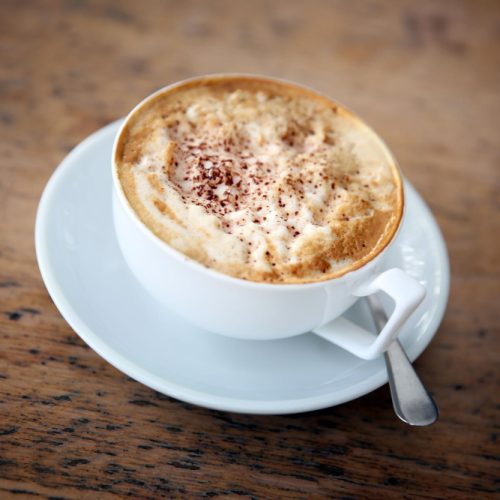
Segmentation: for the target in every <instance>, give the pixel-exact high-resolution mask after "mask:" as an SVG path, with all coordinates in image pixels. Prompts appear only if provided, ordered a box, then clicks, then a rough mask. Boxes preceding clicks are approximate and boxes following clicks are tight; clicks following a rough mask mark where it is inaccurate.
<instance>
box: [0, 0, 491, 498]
mask: <svg viewBox="0 0 500 500" xmlns="http://www.w3.org/2000/svg"><path fill="white" fill-rule="evenodd" d="M1 12H2V14H1V16H0V167H1V175H0V339H1V344H0V345H1V348H0V497H1V498H10V497H12V498H36V497H43V498H108V497H113V498H116V497H117V496H118V497H124V496H127V495H128V496H132V497H135V498H158V497H160V496H165V497H172V498H186V497H227V498H238V497H241V498H321V497H334V498H436V499H438V498H489V497H493V496H494V495H495V493H497V494H498V492H499V488H500V487H499V482H498V478H499V472H500V470H499V453H498V442H497V441H498V423H499V421H500V418H499V408H500V401H499V397H498V395H499V392H500V391H499V377H498V362H497V360H498V348H499V340H498V339H499V335H500V313H499V310H500V308H499V306H498V296H499V292H500V289H499V275H500V263H499V260H500V259H499V250H498V248H499V235H500V217H499V208H500V207H499V200H500V196H499V193H500V150H499V146H498V137H499V136H498V134H499V130H500V98H499V89H500V4H499V3H498V2H494V1H491V2H488V1H482V0H481V1H477V2H467V1H442V2H430V1H424V2H418V3H417V2H411V1H405V2H388V1H387V2H379V1H367V2H361V1H354V2H342V1H316V0H314V1H308V2H305V1H303V2H300V1H275V2H264V1H253V2H239V1H235V2H231V1H210V2H201V1H200V2H193V1H184V2H180V1H179V2H175V1H165V2H162V1H149V2H134V1H132V0H129V1H122V2H109V1H101V2H98V1H85V0H68V1H63V0H61V1H44V2H42V1H31V2H19V1H11V0H9V1H3V2H2V10H1ZM219 71H246V72H257V73H263V74H267V75H271V76H278V77H285V78H289V79H292V80H295V81H297V82H300V83H303V84H309V85H312V86H313V87H315V88H317V89H319V90H321V91H324V92H326V93H328V94H330V95H332V96H334V97H335V98H337V99H339V100H340V101H341V102H344V103H346V104H347V105H349V106H350V107H352V108H353V109H355V110H356V111H357V112H359V113H360V114H361V115H362V116H363V117H365V118H366V119H367V121H368V122H369V123H371V124H372V125H373V126H374V127H375V129H376V130H377V131H379V133H380V134H381V135H382V136H383V137H384V138H385V139H386V140H387V142H388V144H389V146H390V147H391V148H392V149H393V151H394V152H395V154H396V156H397V157H398V158H399V160H400V163H401V165H402V167H403V170H404V172H405V174H406V175H407V176H408V178H409V179H410V180H411V181H412V182H413V183H414V185H415V186H416V187H417V189H418V190H419V191H420V192H421V193H422V195H423V196H424V198H425V199H426V200H427V201H428V203H429V204H430V206H431V208H432V209H433V211H434V214H435V216H436V217H437V219H438V221H439V223H440V225H441V227H442V229H443V232H444V235H445V239H446V241H447V244H448V248H449V251H450V257H451V265H452V289H451V296H450V303H449V307H448V310H447V313H446V317H445V319H444V322H443V324H442V326H441V328H440V330H439V332H438V335H437V336H436V338H435V340H434V341H433V343H432V344H431V346H430V348H429V349H428V350H427V351H426V352H425V353H424V354H423V355H422V356H421V358H420V359H419V360H418V361H417V363H416V367H417V369H418V371H419V373H420V374H421V375H422V378H423V379H424V381H425V382H426V384H427V385H428V386H429V387H430V388H431V389H432V392H433V393H434V396H435V398H436V400H437V401H438V402H439V406H440V409H441V420H440V422H439V423H438V424H437V425H435V426H433V427H431V428H425V429H412V428H409V427H406V426H404V425H403V424H402V423H400V422H399V421H397V419H396V418H395V416H394V414H393V411H392V409H391V404H390V398H389V393H388V389H387V387H384V388H381V389H379V390H378V391H376V392H374V393H372V394H370V395H368V396H366V397H364V398H361V399H360V400H358V401H353V402H351V403H348V404H344V405H342V406H339V407H336V408H332V409H327V410H323V411H319V412H313V413H309V414H302V415H291V416H279V417H260V416H247V415H236V414H229V413H224V412H217V411H210V410H205V409H202V408H197V407H193V406H191V405H188V404H184V403H181V402H178V401H175V400H173V399H170V398H168V397H166V396H163V395H161V394H158V393H155V392H154V391H152V390H150V389H148V388H146V387H144V386H142V385H140V384H139V383H137V382H135V381H133V380H131V379H129V378H127V377H126V376H124V375H123V374H121V373H120V372H118V371H117V370H115V369H114V368H112V367H111V366H110V365H109V364H108V363H106V362H105V361H104V360H102V359H101V358H100V357H99V356H98V355H97V354H95V353H94V352H93V351H91V350H90V349H89V348H88V347H87V346H85V345H84V343H83V342H82V341H81V340H80V339H79V338H78V337H77V335H76V334H75V333H74V332H73V331H72V330H71V329H70V328H69V326H68V325H67V324H66V323H65V321H64V320H63V319H62V318H61V316H60V315H59V313H58V311H57V310H56V308H55V306H54V305H53V303H52V302H51V300H50V298H49V297H48V295H47V292H46V290H45V288H44V285H43V283H42V281H41V278H40V275H39V272H38V269H37V265H36V260H35V254H34V247H33V229H34V219H35V211H36V207H37V202H38V199H39V197H40V194H41V192H42V190H43V187H44V185H45V183H46V182H47V180H48V178H49V176H50V174H51V173H52V171H53V170H54V168H55V166H56V165H57V164H58V162H59V161H61V160H62V158H63V157H64V156H65V155H66V154H67V152H68V151H69V150H70V149H71V148H72V147H74V146H75V145H76V144H77V143H78V142H79V141H81V140H82V139H83V138H84V137H86V136H87V135H88V134H89V133H90V132H92V131H94V130H96V129H97V128H99V127H101V126H102V125H104V124H106V123H108V122H110V121H112V120H114V119H116V118H118V117H120V116H122V115H124V114H125V113H126V112H127V111H128V110H129V109H130V108H131V107H132V106H133V105H134V104H135V103H136V102H138V101H139V100H140V99H141V98H143V97H144V96H145V95H147V94H148V93H150V92H151V91H152V90H154V89H157V88H159V87H161V86H163V85H164V84H167V83H169V82H173V81H176V80H179V79H182V78H185V77H188V76H192V75H197V74H203V73H211V72H219Z"/></svg>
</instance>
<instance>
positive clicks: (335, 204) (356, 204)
mask: <svg viewBox="0 0 500 500" xmlns="http://www.w3.org/2000/svg"><path fill="white" fill-rule="evenodd" d="M116 162H117V168H118V176H119V178H120V181H121V183H122V186H123V188H124V192H125V195H126V196H127V198H128V200H129V202H130V204H131V206H132V207H133V208H134V210H135V211H136V212H137V214H138V215H139V217H140V218H141V220H142V221H143V222H144V223H145V224H146V225H147V226H148V227H149V228H150V229H151V230H152V231H153V232H154V233H155V234H156V235H157V236H159V237H160V238H161V239H163V240H164V241H166V242H167V243H168V244H169V245H171V246H172V247H173V248H175V249H177V250H179V251H180V252H182V253H184V254H186V255H187V256H189V257H191V258H193V259H195V260H197V261H199V262H200V263H202V264H204V265H206V266H208V267H210V268H213V269H215V270H218V271H221V272H223V273H226V274H229V275H232V276H235V277H239V278H244V279H249V280H254V281H267V282H275V283H293V282H307V281H316V280H323V279H327V278H331V277H334V276H338V275H340V274H343V273H345V272H347V271H348V270H350V269H352V268H354V267H357V265H359V264H361V263H363V262H364V261H366V260H369V259H370V258H371V256H372V255H373V254H374V253H376V252H377V251H378V249H380V247H381V246H383V245H384V244H385V243H384V242H385V241H386V240H387V239H390V237H391V236H392V234H393V233H394V231H395V229H396V227H397V224H398V223H399V218H400V212H401V205H402V193H401V189H400V187H399V183H398V174H397V172H396V168H395V167H394V165H393V164H392V162H391V158H390V157H389V154H388V153H387V151H386V150H385V148H384V147H383V146H382V145H381V143H380V142H379V140H378V139H377V138H376V136H375V135H374V134H373V133H372V132H371V131H370V130H369V129H368V128H366V127H365V126H364V125H363V124H362V123H361V122H359V120H358V119H357V118H355V117H353V116H352V115H350V114H349V113H348V112H346V111H345V110H343V109H341V108H337V106H336V105H335V104H333V103H332V102H331V101H329V100H327V99H326V98H323V97H321V96H318V95H316V94H314V93H313V92H311V91H307V90H304V89H301V88H299V87H295V86H292V85H289V84H283V83H277V82H274V81H267V80H254V79H251V78H250V79H245V78H230V77H225V78H219V79H217V78H214V79H210V80H206V81H203V82H200V83H198V84H187V85H184V86H180V87H178V88H176V89H174V90H171V91H167V92H166V93H164V94H160V95H159V96H157V97H156V98H154V99H153V100H152V101H149V102H148V103H147V104H146V105H144V106H142V107H141V108H140V109H139V110H138V111H137V112H136V113H134V114H133V115H132V117H131V118H130V119H129V122H128V124H127V127H126V128H125V129H124V133H123V134H122V137H121V142H120V145H119V147H118V149H117V158H116Z"/></svg>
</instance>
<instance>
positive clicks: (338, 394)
mask: <svg viewBox="0 0 500 500" xmlns="http://www.w3.org/2000/svg"><path fill="white" fill-rule="evenodd" d="M122 120H123V119H119V120H116V121H114V122H112V123H110V124H108V125H106V126H104V127H102V128H101V129H99V130H97V131H95V132H93V133H92V134H91V135H89V136H88V137H86V138H85V139H84V140H83V141H82V142H80V143H79V144H78V145H77V146H76V147H75V148H74V149H73V150H72V151H70V153H68V155H67V156H66V157H65V158H64V159H63V160H62V161H61V163H60V164H59V166H58V167H57V168H56V169H55V171H54V172H53V174H52V175H51V177H50V179H49V181H48V182H47V185H46V187H45V189H44V191H43V194H42V196H41V199H40V202H39V205H38V209H37V213H36V223H35V251H36V258H37V261H38V266H39V268H40V273H41V275H42V279H43V281H44V284H45V286H46V288H47V291H48V293H49V295H50V297H51V299H52V300H53V302H54V304H55V305H56V307H57V309H58V310H59V312H60V313H61V315H62V316H63V318H64V319H65V320H66V321H67V323H68V324H69V325H70V326H71V328H72V329H73V330H74V331H75V333H77V334H78V336H79V337H80V338H82V340H83V341H84V342H85V343H87V344H88V345H89V346H90V347H91V348H92V349H93V350H94V351H95V352H97V354H99V355H100V356H101V357H102V358H104V359H105V360H106V361H107V362H109V363H110V364H111V365H112V366H114V367H115V368H116V369H118V370H120V371H121V372H123V373H125V374H127V375H128V376H130V377H132V378H133V379H135V380H137V381H138V382H141V383H142V384H144V385H146V386H148V387H150V388H152V389H154V390H156V391H158V392H161V393H162V394H166V395H168V396H169V397H173V398H175V399H178V400H181V401H185V402H188V403H191V404H195V405H198V406H202V407H205V408H210V409H215V410H222V411H232V412H239V413H248V414H261V415H264V414H272V415H279V414H291V413H302V412H307V411H314V410H320V409H323V408H328V407H332V406H336V405H339V404H342V403H345V402H348V401H351V400H353V399H357V398H358V397H361V396H363V395H365V394H368V393H370V392H372V391H374V390H376V389H378V388H379V387H381V386H382V385H384V384H385V383H386V382H387V372H386V370H385V369H381V370H379V371H378V372H376V373H374V374H373V375H371V376H369V377H368V378H366V379H363V380H361V381H360V382H358V383H357V384H355V385H349V386H347V387H345V388H342V389H340V390H336V391H334V392H330V393H327V394H321V395H318V396H311V397H305V398H299V399H283V400H279V399H278V400H254V399H251V400H250V399H238V398H232V397H223V396H218V395H213V394H210V393H208V392H204V391H198V390H194V389H191V388H189V387H185V386H183V385H181V384H178V383H176V382H172V381H170V380H168V379H165V378H164V377H161V376H158V375H155V374H153V373H151V372H148V370H147V369H145V368H143V367H142V366H141V365H139V364H137V363H135V362H131V361H129V359H128V358H127V357H125V356H123V355H122V354H120V353H119V352H117V351H116V350H115V349H113V348H112V347H110V346H109V345H108V344H107V343H106V342H105V341H103V340H102V339H101V337H100V336H99V335H98V334H97V333H94V332H93V331H92V329H91V328H90V327H89V326H87V324H86V322H85V320H84V319H83V318H82V317H80V315H79V314H78V313H77V311H76V310H75V309H74V308H73V306H72V305H71V303H70V301H69V300H68V299H67V298H66V296H65V294H64V290H63V288H62V286H61V285H60V284H59V281H58V279H57V276H56V273H55V271H54V269H53V268H52V266H51V265H50V258H49V253H50V252H49V250H48V248H49V247H48V236H47V234H48V232H47V231H46V228H47V227H48V224H50V206H51V200H52V198H53V196H54V194H55V193H56V192H58V190H59V188H60V187H61V186H62V187H64V181H65V179H66V178H67V177H69V176H70V175H71V173H72V171H73V169H74V168H76V165H78V164H79V157H80V156H81V155H82V154H83V153H84V152H85V151H86V150H87V149H88V148H91V147H93V145H94V144H95V143H96V142H98V141H100V140H106V137H105V136H106V135H107V134H110V133H111V132H112V131H114V130H115V129H116V130H118V129H119V127H120V124H121V122H122ZM116 130H115V131H116ZM404 183H405V189H406V190H411V191H412V192H413V193H412V194H414V195H415V196H416V198H417V200H418V201H419V202H420V204H421V208H422V209H423V210H424V212H425V214H426V216H427V217H428V218H429V219H430V225H431V227H432V228H433V231H434V233H435V234H434V237H435V238H436V240H437V243H438V247H439V248H440V250H441V252H440V254H441V255H440V258H441V262H440V267H442V270H443V272H442V282H441V283H440V285H441V287H442V293H441V296H442V299H441V300H440V304H439V305H438V307H437V310H436V314H435V315H434V317H433V320H432V323H431V324H430V325H429V327H428V329H427V333H426V335H425V337H424V338H421V339H420V341H419V343H413V344H411V345H410V346H409V348H408V352H407V353H408V356H409V358H410V359H411V361H414V360H415V359H416V358H417V357H418V356H420V354H421V353H422V352H423V351H424V350H425V349H426V348H427V346H428V345H429V343H430V342H431V340H432V339H433V338H434V336H435V334H436V332H437V330H438V328H439V325H440V324H441V322H442V320H443V317H444V313H445V310H446V305H447V303H448V298H449V286H450V268H449V258H448V253H447V249H446V244H445V242H444V238H443V236H442V233H441V230H440V228H439V226H438V224H437V221H436V220H435V218H434V217H433V215H432V212H431V211H430V209H429V207H428V206H427V204H426V203H425V201H424V200H423V199H422V197H421V196H420V194H419V193H418V191H417V190H416V189H415V188H414V187H413V186H412V185H411V183H410V182H409V181H408V180H407V179H405V180H404ZM402 224H404V221H403V222H402Z"/></svg>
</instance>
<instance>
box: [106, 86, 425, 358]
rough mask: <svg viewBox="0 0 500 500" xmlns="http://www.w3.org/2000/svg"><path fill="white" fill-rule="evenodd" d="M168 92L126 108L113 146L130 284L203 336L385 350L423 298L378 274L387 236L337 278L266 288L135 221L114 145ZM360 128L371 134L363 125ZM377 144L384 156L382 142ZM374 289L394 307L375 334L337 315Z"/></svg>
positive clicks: (117, 218)
mask: <svg viewBox="0 0 500 500" xmlns="http://www.w3.org/2000/svg"><path fill="white" fill-rule="evenodd" d="M181 83H183V82H181ZM176 85H179V84H174V86H176ZM172 87H173V86H169V87H166V88H164V89H161V90H160V91H158V92H156V93H155V94H153V95H152V96H149V97H148V98H146V99H145V100H144V101H142V102H141V103H140V104H139V105H138V106H137V107H136V108H134V109H133V110H132V112H131V113H130V114H129V115H128V117H127V119H126V120H125V122H124V124H123V125H122V127H121V129H120V130H119V132H118V134H117V137H116V140H115V145H114V148H113V157H112V166H113V215H114V222H115V228H116V234H117V237H118V242H119V245H120V248H121V250H122V253H123V255H124V257H125V260H126V262H127V264H128V266H129V267H130V269H131V271H132V273H133V274H134V275H135V277H136V278H137V279H138V281H139V282H140V283H141V284H142V285H143V286H144V288H145V289H146V290H148V291H149V292H150V293H151V295H153V296H154V297H155V298H156V299H158V300H159V301H160V302H161V303H163V304H164V305H165V306H167V307H168V308H169V309H171V310H173V311H175V312H176V313H178V314H179V315H181V316H183V317H184V318H186V319H187V320H188V321H189V322H191V323H193V324H195V325H197V326H199V327H201V328H203V329H206V330H208V331H211V332H215V333H219V334H222V335H226V336H229V337H236V338H241V339H258V340H267V339H279V338H286V337H292V336H295V335H299V334H302V333H305V332H314V333H315V334H318V335H320V336H321V337H323V338H325V339H327V340H329V341H330V342H333V343H334V344H337V345H339V346H340V347H342V348H344V349H346V350H348V351H350V352H351V353H353V354H355V355H356V356H359V357H360V358H364V359H373V358H376V357H377V356H379V355H380V354H382V353H383V352H384V351H386V350H387V349H388V347H389V345H390V344H391V343H392V342H393V340H394V339H395V338H396V337H397V335H398V333H399V331H400V328H401V326H402V325H403V323H404V322H405V321H406V320H407V318H408V317H409V316H410V314H411V313H412V312H413V311H414V310H415V309H416V307H417V306H418V305H419V304H420V302H422V300H423V298H424V296H425V288H424V287H423V286H422V285H421V284H420V283H418V282H417V281H415V280H414V279H413V278H411V277H410V276H409V275H407V274H406V273H405V272H404V271H402V270H401V269H397V268H394V269H389V270H388V271H385V272H380V269H381V266H382V264H383V262H384V258H385V257H386V255H387V253H388V248H389V247H390V245H393V244H394V240H395V235H394V236H393V237H392V239H391V241H390V242H389V243H388V244H387V245H386V247H385V248H384V249H383V250H382V251H381V252H380V253H378V255H376V256H375V257H374V258H373V259H372V260H370V261H369V262H367V263H366V264H364V265H363V266H362V267H359V268H358V269H355V270H353V271H351V272H349V273H347V274H345V275H343V276H341V277H338V278H333V279H330V280H326V281H318V282H313V283H304V284H269V283H256V282H251V281H246V280H243V279H238V278H234V277H231V276H228V275H225V274H222V273H220V272H218V271H214V270H213V269H209V268H206V267H204V266H203V265H201V264H199V263H198V262H196V261H193V260H191V259H189V258H188V257H186V256H185V255H184V254H182V253H180V252H178V251H177V250H175V249H173V248H172V247H170V246H169V245H168V244H167V243H165V242H164V241H163V240H161V239H160V238H158V237H157V236H156V235H155V234H154V233H153V232H152V231H151V230H150V229H149V228H148V227H147V226H146V225H144V223H143V222H142V221H141V220H140V219H139V217H138V216H137V214H136V213H135V211H134V210H133V209H132V207H131V206H130V204H129V202H128V200H127V198H126V196H125V194H124V192H123V188H122V186H121V184H120V181H119V179H118V175H117V169H116V162H115V158H116V150H117V145H118V143H119V141H120V139H121V136H122V131H123V128H124V126H125V124H126V123H127V121H128V120H129V118H130V116H131V115H132V114H135V113H136V112H137V110H138V109H139V108H141V107H142V106H143V105H144V104H145V103H147V102H148V101H149V100H150V99H152V98H154V97H155V96H156V95H157V94H158V93H161V92H165V91H166V90H169V89H171V88H172ZM367 130H369V131H370V132H371V133H374V132H372V131H371V129H368V127H367ZM379 141H380V145H381V147H383V148H385V149H386V151H387V154H388V155H389V156H391V157H392V155H391V153H390V152H389V150H388V149H387V147H386V146H385V144H384V143H383V142H382V140H381V139H379ZM400 182H401V183H402V180H401V179H400ZM400 223H401V221H400ZM378 291H383V292H385V293H386V294H387V295H389V296H390V297H391V298H392V299H393V300H394V303H395V308H394V310H393V312H392V314H391V316H390V317H389V320H388V322H387V324H386V325H385V327H384V328H383V330H382V331H381V332H380V333H379V335H378V336H376V337H375V336H374V335H373V333H371V332H369V331H367V330H365V329H363V328H361V327H359V326H357V325H355V324H354V323H352V322H350V321H348V320H346V319H344V318H342V317H340V316H341V314H342V313H343V312H345V311H346V310H347V309H348V308H349V307H351V306H352V305H353V304H354V302H356V300H358V298H359V297H363V296H367V295H370V294H373V293H376V292H378Z"/></svg>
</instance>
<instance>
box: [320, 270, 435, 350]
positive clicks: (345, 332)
mask: <svg viewBox="0 0 500 500" xmlns="http://www.w3.org/2000/svg"><path fill="white" fill-rule="evenodd" d="M378 291H382V292H385V293H386V294H387V295H389V296H390V297H391V298H392V299H393V300H394V302H395V304H396V307H395V308H394V311H393V313H392V314H391V316H390V318H389V320H388V321H387V323H386V325H385V326H384V328H383V329H382V331H381V332H380V333H379V334H378V335H377V336H376V337H374V335H373V333H372V332H369V331H368V330H365V329H364V328H361V327H360V326H358V325H355V324H354V323H352V322H351V321H349V320H347V319H345V318H343V317H339V318H337V319H334V320H333V321H331V322H329V323H327V324H326V325H323V326H320V327H318V328H316V329H314V330H313V332H314V333H315V334H317V335H319V336H320V337H323V338H324V339H326V340H328V341H329V342H332V343H333V344H336V345H338V346H340V347H342V348H343V349H345V350H347V351H349V352H351V353H352V354H354V355H356V356H358V357H360V358H363V359H374V358H376V357H378V356H380V355H381V354H382V353H384V352H385V351H386V350H387V349H388V348H389V345H390V344H391V343H392V342H393V340H394V339H395V338H396V337H397V336H398V334H399V331H400V329H401V327H402V326H403V324H404V323H405V321H406V320H407V319H408V317H409V316H410V315H411V314H412V313H413V311H415V309H416V308H417V306H418V305H419V304H420V303H421V302H422V300H424V297H425V287H424V286H422V285H421V284H420V283H418V282H417V281H416V280H415V279H413V278H412V277H410V276H408V274H406V273H405V272H404V271H402V270H401V269H398V268H394V269H389V270H388V271H385V272H383V273H381V274H379V275H378V276H377V277H376V278H374V279H372V280H371V281H369V282H364V283H363V284H361V285H358V286H357V288H356V289H355V290H354V291H353V292H351V293H352V294H353V295H356V296H358V297H365V296H367V295H371V294H373V293H376V292H378Z"/></svg>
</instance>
